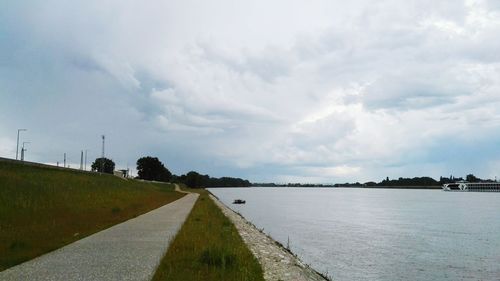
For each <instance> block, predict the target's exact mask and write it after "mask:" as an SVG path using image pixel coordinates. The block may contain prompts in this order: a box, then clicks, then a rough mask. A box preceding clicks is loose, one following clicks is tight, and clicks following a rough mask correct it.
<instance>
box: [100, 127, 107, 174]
mask: <svg viewBox="0 0 500 281" xmlns="http://www.w3.org/2000/svg"><path fill="white" fill-rule="evenodd" d="M105 139H106V136H104V135H102V156H101V173H104V141H105Z"/></svg>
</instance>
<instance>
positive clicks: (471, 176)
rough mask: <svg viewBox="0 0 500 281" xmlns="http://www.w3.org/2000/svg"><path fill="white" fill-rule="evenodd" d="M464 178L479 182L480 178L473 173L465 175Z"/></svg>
mask: <svg viewBox="0 0 500 281" xmlns="http://www.w3.org/2000/svg"><path fill="white" fill-rule="evenodd" d="M465 180H466V181H468V182H480V181H481V179H480V178H478V177H476V176H474V175H473V174H468V175H467V176H466V177H465Z"/></svg>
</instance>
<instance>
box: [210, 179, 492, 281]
mask: <svg viewBox="0 0 500 281" xmlns="http://www.w3.org/2000/svg"><path fill="white" fill-rule="evenodd" d="M209 190H210V191H211V192H212V193H214V194H215V195H216V196H217V197H219V199H221V200H222V202H224V203H225V204H226V205H227V206H229V207H231V208H232V209H233V210H235V211H237V212H239V213H241V214H242V215H243V216H244V217H245V218H246V219H247V220H249V221H251V222H252V223H253V224H255V225H256V226H257V227H258V228H260V229H263V230H264V232H265V233H267V234H269V235H270V236H271V237H273V238H274V239H275V240H277V241H279V242H281V243H282V244H284V245H287V244H289V245H290V248H291V250H292V251H293V252H294V253H296V254H297V255H298V256H299V257H300V258H301V259H302V260H303V261H304V262H305V263H307V264H310V265H311V266H312V267H313V268H315V269H317V270H318V271H319V272H322V273H326V274H328V275H329V276H331V277H332V278H333V279H334V280H337V281H347V280H454V281H455V280H500V193H486V192H485V193H476V192H444V191H441V190H403V189H363V188H212V189H209ZM234 199H244V200H246V204H244V205H234V204H231V203H232V201H233V200H234Z"/></svg>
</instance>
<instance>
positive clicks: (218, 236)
mask: <svg viewBox="0 0 500 281" xmlns="http://www.w3.org/2000/svg"><path fill="white" fill-rule="evenodd" d="M189 191H195V192H198V193H200V197H199V199H198V201H197V202H196V204H195V205H194V207H193V210H192V211H191V213H190V214H189V217H188V218H187V220H186V222H185V223H184V225H183V226H182V228H181V230H180V231H179V233H178V234H177V236H176V237H175V239H174V241H173V242H172V244H171V245H170V248H169V249H168V252H167V253H166V255H165V256H164V257H163V260H162V261H161V264H160V266H159V268H158V270H157V271H156V274H155V276H154V278H153V280H154V281H159V280H184V281H190V280H206V281H211V280H214V281H219V280H242V281H243V280H252V281H253V280H255V281H258V280H264V278H263V273H262V268H261V267H260V264H259V263H258V261H257V260H256V259H255V257H254V256H253V255H252V253H251V252H250V250H249V249H248V248H247V246H246V245H245V243H244V242H243V240H242V239H241V237H240V235H239V234H238V231H237V230H236V228H235V227H234V225H233V224H232V223H231V222H230V221H229V219H228V218H227V217H226V216H224V214H223V213H222V212H221V210H220V209H219V208H218V207H217V206H216V205H215V203H214V202H213V201H212V200H211V199H210V198H209V197H208V192H207V191H205V190H189Z"/></svg>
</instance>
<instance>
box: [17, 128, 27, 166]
mask: <svg viewBox="0 0 500 281" xmlns="http://www.w3.org/2000/svg"><path fill="white" fill-rule="evenodd" d="M21 131H27V129H17V146H16V160H17V157H18V154H19V132H21Z"/></svg>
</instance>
